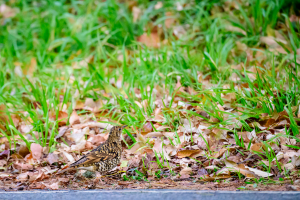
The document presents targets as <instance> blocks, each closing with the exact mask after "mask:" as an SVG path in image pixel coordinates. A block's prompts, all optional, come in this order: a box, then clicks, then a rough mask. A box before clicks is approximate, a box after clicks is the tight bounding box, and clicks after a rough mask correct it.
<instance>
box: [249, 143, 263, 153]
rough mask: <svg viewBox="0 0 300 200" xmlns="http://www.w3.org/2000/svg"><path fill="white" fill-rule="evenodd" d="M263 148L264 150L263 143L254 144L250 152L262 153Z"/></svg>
mask: <svg viewBox="0 0 300 200" xmlns="http://www.w3.org/2000/svg"><path fill="white" fill-rule="evenodd" d="M263 148H264V144H263V143H255V144H252V145H251V147H250V150H251V151H253V152H261V153H262V152H264V151H263Z"/></svg>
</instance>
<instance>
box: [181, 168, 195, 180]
mask: <svg viewBox="0 0 300 200" xmlns="http://www.w3.org/2000/svg"><path fill="white" fill-rule="evenodd" d="M192 172H193V170H192V168H190V167H186V168H183V169H182V170H181V171H180V172H179V174H180V175H181V178H189V177H190V174H191V173H192Z"/></svg>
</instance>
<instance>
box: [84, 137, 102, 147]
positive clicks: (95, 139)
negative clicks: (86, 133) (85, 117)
mask: <svg viewBox="0 0 300 200" xmlns="http://www.w3.org/2000/svg"><path fill="white" fill-rule="evenodd" d="M88 141H89V142H91V143H92V144H93V145H95V146H99V145H100V144H101V143H103V142H105V141H106V138H105V137H104V135H94V136H92V137H90V138H89V139H88Z"/></svg>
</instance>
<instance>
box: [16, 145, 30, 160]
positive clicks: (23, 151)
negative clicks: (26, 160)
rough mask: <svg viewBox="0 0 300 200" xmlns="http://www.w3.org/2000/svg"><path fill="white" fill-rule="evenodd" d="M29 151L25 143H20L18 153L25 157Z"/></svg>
mask: <svg viewBox="0 0 300 200" xmlns="http://www.w3.org/2000/svg"><path fill="white" fill-rule="evenodd" d="M29 153H30V151H29V149H28V148H27V146H25V145H21V146H20V148H19V151H18V154H20V155H21V156H23V157H25V156H27V155H28V154H29Z"/></svg>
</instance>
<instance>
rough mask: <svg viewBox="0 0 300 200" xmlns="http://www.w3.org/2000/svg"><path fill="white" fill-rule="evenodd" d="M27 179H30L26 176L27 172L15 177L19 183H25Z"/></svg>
mask: <svg viewBox="0 0 300 200" xmlns="http://www.w3.org/2000/svg"><path fill="white" fill-rule="evenodd" d="M29 178H30V177H29V175H28V172H26V173H22V174H19V175H18V176H17V180H18V181H21V182H24V181H27V180H29Z"/></svg>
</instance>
